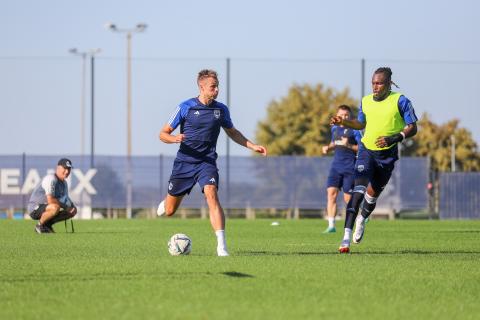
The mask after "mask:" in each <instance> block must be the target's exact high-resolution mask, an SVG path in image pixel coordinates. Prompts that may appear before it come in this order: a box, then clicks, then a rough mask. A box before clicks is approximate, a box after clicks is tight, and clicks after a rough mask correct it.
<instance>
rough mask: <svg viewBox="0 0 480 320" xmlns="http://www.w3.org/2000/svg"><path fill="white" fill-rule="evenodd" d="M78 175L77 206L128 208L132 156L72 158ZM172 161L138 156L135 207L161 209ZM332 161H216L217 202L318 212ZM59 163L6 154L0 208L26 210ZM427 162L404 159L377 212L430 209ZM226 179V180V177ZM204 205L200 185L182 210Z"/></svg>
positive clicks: (1, 161) (74, 179) (1, 159)
mask: <svg viewBox="0 0 480 320" xmlns="http://www.w3.org/2000/svg"><path fill="white" fill-rule="evenodd" d="M70 158H71V159H72V161H73V164H74V169H73V171H72V174H71V176H70V178H69V185H70V194H71V197H72V199H73V200H74V201H75V202H76V203H77V204H79V205H82V204H84V205H88V206H91V207H93V208H125V207H126V206H127V203H126V201H127V200H126V199H127V197H126V190H127V188H126V181H127V180H126V170H127V168H128V167H127V158H126V157H124V156H97V157H96V160H95V163H96V165H95V168H90V167H89V164H90V162H89V158H88V157H79V156H71V157H70ZM173 160H174V157H172V156H161V155H160V156H135V157H133V158H132V176H133V180H132V187H133V195H132V208H156V206H157V205H158V203H159V201H160V200H161V199H162V198H163V197H164V196H165V194H166V192H167V184H168V179H169V177H170V172H171V169H172V164H173ZM331 160H332V158H331V157H291V156H284V157H266V158H265V157H238V156H234V157H230V165H229V167H230V172H229V173H228V174H227V158H226V157H220V158H219V159H218V161H217V163H218V168H219V173H220V182H219V196H220V201H221V202H222V205H223V206H224V207H225V208H276V209H288V208H299V209H314V210H320V209H323V208H325V207H326V191H325V185H326V179H327V176H328V172H329V167H330V163H331ZM57 161H58V157H53V156H26V155H19V156H0V208H25V206H26V203H27V202H28V199H29V196H30V194H31V192H32V190H33V188H34V187H35V185H36V184H38V183H39V181H40V179H41V177H43V176H44V175H45V174H46V173H47V172H48V171H49V170H51V171H53V168H54V167H55V165H56V162H57ZM428 173H429V164H428V160H427V159H426V158H413V157H412V158H407V157H405V158H402V159H401V160H400V161H398V162H397V165H396V169H395V171H394V174H393V176H392V179H391V180H390V183H389V184H388V186H387V187H386V189H385V191H384V193H383V194H382V196H381V197H380V199H379V203H378V208H379V210H382V208H384V209H385V208H387V209H389V210H394V211H401V210H417V209H426V208H427V206H428V193H427V184H428ZM227 177H228V179H227ZM182 206H183V207H187V208H201V207H205V206H206V203H205V200H204V198H203V195H202V193H201V190H200V188H199V187H198V185H197V186H195V187H194V189H193V190H192V192H191V194H190V195H189V196H187V197H185V198H184V202H183V204H182Z"/></svg>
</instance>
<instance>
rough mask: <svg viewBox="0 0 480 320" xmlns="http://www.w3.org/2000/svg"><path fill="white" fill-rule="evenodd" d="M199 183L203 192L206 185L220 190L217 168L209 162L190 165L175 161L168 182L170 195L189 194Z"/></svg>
mask: <svg viewBox="0 0 480 320" xmlns="http://www.w3.org/2000/svg"><path fill="white" fill-rule="evenodd" d="M197 182H198V184H199V185H200V187H201V188H202V192H203V187H205V186H206V185H214V186H216V187H217V189H218V169H217V166H216V165H215V164H212V163H208V162H201V163H188V162H184V161H181V160H178V159H175V162H174V163H173V170H172V175H171V176H170V180H169V181H168V194H169V195H171V196H174V197H179V196H183V195H185V194H188V193H190V191H191V190H192V188H193V187H194V186H195V184H196V183H197Z"/></svg>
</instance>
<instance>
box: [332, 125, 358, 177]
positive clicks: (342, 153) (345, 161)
mask: <svg viewBox="0 0 480 320" xmlns="http://www.w3.org/2000/svg"><path fill="white" fill-rule="evenodd" d="M331 131H332V142H333V143H334V144H335V155H334V157H333V162H332V168H335V169H337V170H339V171H352V170H353V169H354V167H355V158H356V156H357V154H356V152H355V151H353V150H352V149H350V148H347V147H345V146H344V141H345V139H346V140H347V143H348V144H349V145H358V144H359V143H360V140H361V139H362V135H361V133H360V131H358V130H353V129H350V128H345V127H341V126H337V125H334V126H332V129H331Z"/></svg>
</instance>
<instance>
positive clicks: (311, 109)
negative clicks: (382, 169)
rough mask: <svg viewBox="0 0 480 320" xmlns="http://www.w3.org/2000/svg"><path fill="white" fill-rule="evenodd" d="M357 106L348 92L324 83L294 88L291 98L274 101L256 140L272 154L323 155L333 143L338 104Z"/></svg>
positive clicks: (290, 92) (258, 129)
mask: <svg viewBox="0 0 480 320" xmlns="http://www.w3.org/2000/svg"><path fill="white" fill-rule="evenodd" d="M341 104H346V105H348V106H357V105H358V101H356V100H355V99H353V98H352V97H350V92H349V90H348V89H344V90H343V91H340V92H337V91H335V90H334V89H332V88H325V87H324V86H323V85H322V84H317V85H316V86H314V87H312V86H310V85H302V86H300V85H294V86H293V87H291V88H290V90H289V92H288V95H287V96H286V97H283V98H281V99H280V100H279V101H275V100H274V101H272V102H271V103H270V104H269V106H268V108H267V117H266V119H265V120H264V121H261V122H259V123H258V126H257V131H256V140H257V141H258V143H260V144H263V145H265V146H267V148H268V152H269V154H271V155H306V156H319V155H322V146H323V145H325V144H328V143H329V142H330V126H329V119H330V117H331V116H333V115H334V114H335V112H336V109H337V107H338V106H339V105H341Z"/></svg>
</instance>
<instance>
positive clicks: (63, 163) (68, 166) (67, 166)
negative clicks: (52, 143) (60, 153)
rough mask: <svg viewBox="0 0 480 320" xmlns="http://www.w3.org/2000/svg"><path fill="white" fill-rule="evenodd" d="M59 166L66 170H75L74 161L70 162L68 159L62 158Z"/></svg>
mask: <svg viewBox="0 0 480 320" xmlns="http://www.w3.org/2000/svg"><path fill="white" fill-rule="evenodd" d="M57 165H59V166H62V167H64V168H65V169H72V168H73V166H72V161H70V160H69V159H67V158H62V159H60V160H58V163H57Z"/></svg>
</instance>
